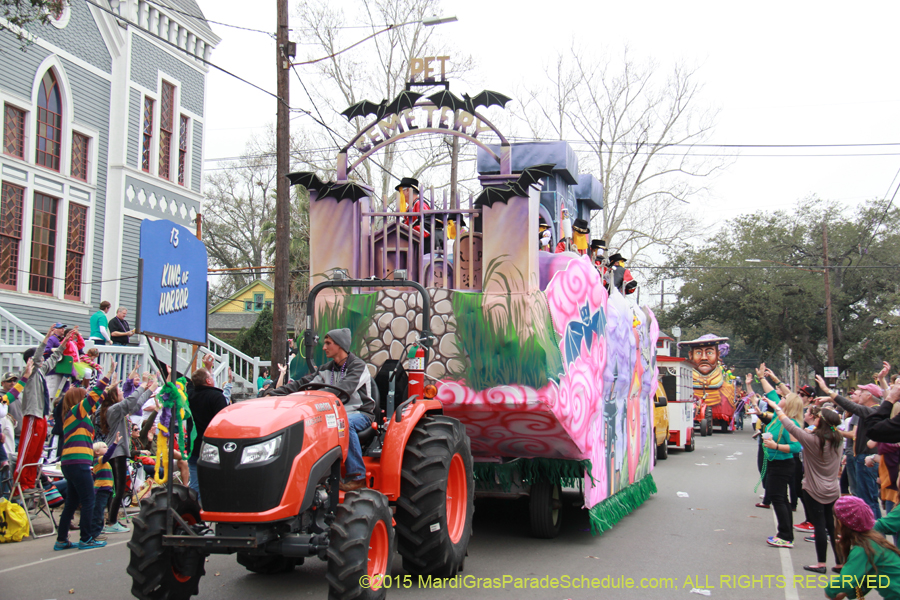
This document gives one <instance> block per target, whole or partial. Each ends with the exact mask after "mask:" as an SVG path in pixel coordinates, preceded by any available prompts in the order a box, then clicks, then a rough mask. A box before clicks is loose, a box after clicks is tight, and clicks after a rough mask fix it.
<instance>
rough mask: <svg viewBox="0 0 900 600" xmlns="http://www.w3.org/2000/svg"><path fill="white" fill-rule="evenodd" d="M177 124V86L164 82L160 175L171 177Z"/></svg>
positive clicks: (161, 100) (161, 101)
mask: <svg viewBox="0 0 900 600" xmlns="http://www.w3.org/2000/svg"><path fill="white" fill-rule="evenodd" d="M174 125H175V86H174V85H172V84H171V83H168V82H166V81H163V82H162V97H161V98H160V111H159V176H160V177H162V178H163V179H169V178H170V177H171V175H170V173H171V171H170V170H169V163H170V159H171V156H172V134H173V132H174Z"/></svg>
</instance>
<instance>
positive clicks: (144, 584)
mask: <svg viewBox="0 0 900 600" xmlns="http://www.w3.org/2000/svg"><path fill="white" fill-rule="evenodd" d="M172 508H173V509H175V512H177V513H178V514H179V515H181V518H182V519H183V520H184V521H185V522H186V523H187V524H188V525H193V524H195V523H199V522H200V502H199V501H198V500H197V493H196V492H195V491H194V490H192V489H190V488H187V487H185V486H183V485H175V486H174V488H173V490H172ZM167 512H168V505H167V498H166V488H165V487H158V488H155V489H154V490H153V492H152V493H151V494H150V496H149V497H148V498H146V499H145V500H144V502H142V503H141V512H140V515H138V516H137V517H135V518H134V531H133V533H132V535H131V541H130V542H128V549H129V550H130V551H131V560H130V561H129V563H128V574H129V575H131V581H132V585H131V593H132V594H134V596H135V597H137V598H139V599H140V600H187V599H188V598H190V597H191V596H193V595H195V594H198V593H200V589H199V586H200V578H201V577H203V575H204V574H205V573H206V569H205V567H204V562H205V560H206V555H205V554H204V553H203V552H201V551H200V550H198V549H196V548H175V547H172V546H163V545H162V538H163V535H164V534H165V533H166V514H167ZM173 533H174V534H175V535H187V534H188V533H189V532H187V531H184V528H183V527H181V526H180V525H179V524H178V521H175V523H174V526H173Z"/></svg>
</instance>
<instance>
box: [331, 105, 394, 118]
mask: <svg viewBox="0 0 900 600" xmlns="http://www.w3.org/2000/svg"><path fill="white" fill-rule="evenodd" d="M386 111H387V100H382V101H381V104H376V103H374V102H372V101H370V100H363V101H362V102H357V103H356V104H354V105H353V106H351V107H349V108H348V109H347V110H345V111H344V112H342V113H341V114H342V115H344V116H345V117H347V120H348V121H352V120H353V119H354V118H355V117H367V116H369V115H375V116H376V117H377V118H379V119H380V118H381V117H383V116H384V115H385V114H387V113H386Z"/></svg>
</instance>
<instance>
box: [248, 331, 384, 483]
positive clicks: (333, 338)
mask: <svg viewBox="0 0 900 600" xmlns="http://www.w3.org/2000/svg"><path fill="white" fill-rule="evenodd" d="M350 337H351V336H350V330H349V329H347V328H344V329H332V330H331V331H329V332H328V333H327V334H326V335H325V341H324V342H323V343H322V349H323V350H324V351H325V356H326V357H328V358H329V359H330V360H329V361H328V362H326V363H325V364H324V365H322V367H321V368H320V369H318V370H317V371H316V372H315V373H310V374H309V375H306V376H305V377H303V378H301V379H297V380H295V381H291V382H290V383H288V384H286V385H283V386H281V387H280V388H278V389H276V390H272V391H270V392H269V393H268V394H266V395H268V396H287V395H288V394H293V393H294V392H296V391H298V389H299V388H300V386H302V385H305V384H307V383H325V384H328V385H333V386H335V387H337V388H340V389H342V390H344V391H346V392H347V394H349V400H344V407H345V408H346V409H347V418H348V420H349V421H350V423H349V427H348V428H347V429H348V431H349V438H350V439H349V440H348V441H349V447H348V448H347V462H346V463H345V465H344V468H345V471H346V473H347V476H346V477H345V479H344V481H342V482H341V486H340V487H341V490H342V491H344V492H351V491H353V490H358V489H360V488H364V487H366V468H365V465H364V464H363V458H362V448H361V447H360V445H359V436H358V435H357V432H358V431H363V430H365V429H366V428H367V427H371V426H372V421H374V420H375V416H374V415H375V401H374V400H373V399H372V395H371V385H372V378H371V376H370V375H369V369H368V368H367V367H366V363H365V361H364V360H362V359H361V358H359V357H358V356H356V355H355V354H351V353H350Z"/></svg>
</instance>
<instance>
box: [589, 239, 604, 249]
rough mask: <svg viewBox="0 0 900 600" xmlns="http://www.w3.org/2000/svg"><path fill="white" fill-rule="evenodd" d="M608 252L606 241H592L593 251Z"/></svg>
mask: <svg viewBox="0 0 900 600" xmlns="http://www.w3.org/2000/svg"><path fill="white" fill-rule="evenodd" d="M601 248H602V249H603V250H606V240H591V250H599V249H601Z"/></svg>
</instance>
